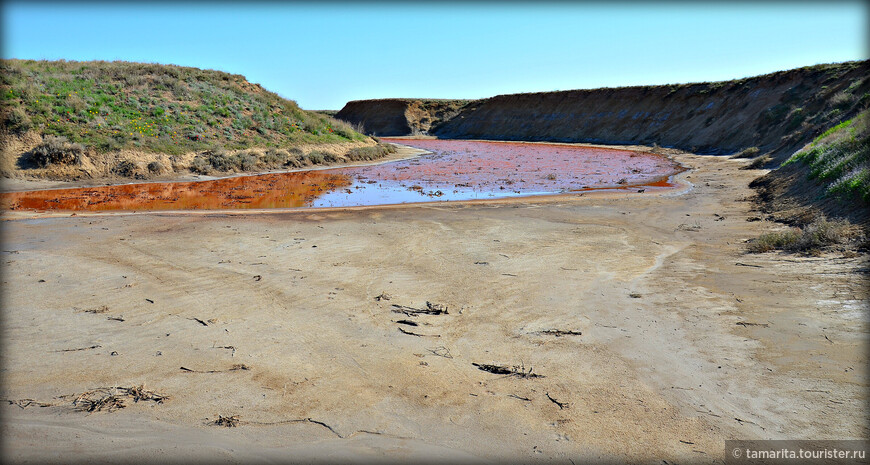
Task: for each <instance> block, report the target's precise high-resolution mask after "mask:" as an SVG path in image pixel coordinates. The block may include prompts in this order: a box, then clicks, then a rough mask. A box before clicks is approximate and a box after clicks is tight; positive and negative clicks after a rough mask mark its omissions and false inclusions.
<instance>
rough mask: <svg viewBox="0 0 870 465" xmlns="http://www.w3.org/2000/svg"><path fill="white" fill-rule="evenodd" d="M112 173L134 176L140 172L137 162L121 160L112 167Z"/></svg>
mask: <svg viewBox="0 0 870 465" xmlns="http://www.w3.org/2000/svg"><path fill="white" fill-rule="evenodd" d="M112 173H114V174H117V175H118V176H123V177H125V178H132V177H136V176H137V175H139V174H140V173H139V164H138V163H136V162H134V161H133V160H121V161H119V162H118V163H117V164H115V167H114V168H112Z"/></svg>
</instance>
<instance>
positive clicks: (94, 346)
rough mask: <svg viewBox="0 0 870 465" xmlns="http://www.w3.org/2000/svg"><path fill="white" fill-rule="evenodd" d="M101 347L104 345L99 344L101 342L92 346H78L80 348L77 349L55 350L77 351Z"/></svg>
mask: <svg viewBox="0 0 870 465" xmlns="http://www.w3.org/2000/svg"><path fill="white" fill-rule="evenodd" d="M100 347H103V346H101V345H99V344H95V345H92V346H90V347H78V348H75V349H61V350H55V352H76V351H79V350H91V349H99V348H100Z"/></svg>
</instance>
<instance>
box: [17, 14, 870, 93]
mask: <svg viewBox="0 0 870 465" xmlns="http://www.w3.org/2000/svg"><path fill="white" fill-rule="evenodd" d="M2 8H3V16H2V18H3V25H2V26H3V28H2V29H3V33H2V34H3V36H2V44H3V50H2V54H3V57H4V58H28V59H61V58H63V59H67V60H126V61H140V62H154V63H171V64H178V65H184V66H195V67H199V68H210V69H219V70H222V71H227V72H231V73H236V74H243V75H245V76H246V77H247V78H248V79H249V80H250V81H253V82H257V83H260V84H261V85H263V86H264V87H265V88H267V89H269V90H272V91H274V92H277V93H278V94H280V95H282V96H283V97H286V98H289V99H293V100H296V101H297V102H298V103H299V104H300V106H302V107H303V108H306V109H340V108H341V107H342V106H343V105H344V104H345V103H346V102H347V101H349V100H356V99H366V98H384V97H431V98H481V97H490V96H493V95H497V94H504V93H517V92H534V91H548V90H556V89H561V90H565V89H583V88H596V87H615V86H623V85H635V84H667V83H681V82H698V81H712V80H724V79H732V78H740V77H746V76H753V75H757V74H763V73H767V72H772V71H777V70H783V69H789V68H796V67H800V66H807V65H813V64H817V63H831V62H840V61H848V60H859V59H865V58H868V50H867V47H866V44H867V43H868V41H870V39H868V32H867V30H866V26H867V22H868V7H867V6H866V4H865V2H861V1H855V2H829V3H823V2H819V3H814V2H768V3H761V4H753V3H748V2H745V3H744V2H713V3H710V4H708V3H700V2H697V3H696V2H677V3H655V2H646V3H645V2H627V3H616V4H611V5H608V4H603V3H601V4H599V3H583V2H578V3H571V2H560V3H550V4H543V5H542V4H534V3H523V2H510V3H498V2H483V3H472V4H462V3H453V2H449V3H442V4H439V3H434V2H428V3H423V4H416V5H415V4H413V3H402V2H386V3H365V2H359V3H340V2H332V3H325V4H316V3H306V2H296V3H286V4H285V3H280V2H265V3H253V4H245V3H235V2H219V3H214V4H211V3H208V2H193V3H186V4H181V5H174V4H172V3H167V2H157V3H141V4H140V3H136V2H129V3H121V4H114V3H110V2H98V3H76V2H72V3H70V4H63V3H58V4H55V3H36V4H32V5H28V4H25V3H18V2H8V1H7V2H4V3H3V6H2Z"/></svg>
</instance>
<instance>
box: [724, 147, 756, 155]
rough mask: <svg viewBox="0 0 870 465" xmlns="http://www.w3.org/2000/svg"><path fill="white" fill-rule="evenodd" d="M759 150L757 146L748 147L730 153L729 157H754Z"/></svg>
mask: <svg viewBox="0 0 870 465" xmlns="http://www.w3.org/2000/svg"><path fill="white" fill-rule="evenodd" d="M759 152H761V150H760V149H759V148H758V147H749V148H745V149H743V150H741V151H739V152H737V153H735V154H734V155H731V158H755V157H757V156H758V154H759Z"/></svg>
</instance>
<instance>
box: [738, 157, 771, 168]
mask: <svg viewBox="0 0 870 465" xmlns="http://www.w3.org/2000/svg"><path fill="white" fill-rule="evenodd" d="M772 159H773V158H771V156H770V155H762V156H760V157H758V158H756V159H754V160H752V163H750V164H748V165H746V166H744V167H743V168H741V169H744V170H760V169H762V168H764V165H766V164H767V162H769V161H770V160H772Z"/></svg>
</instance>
